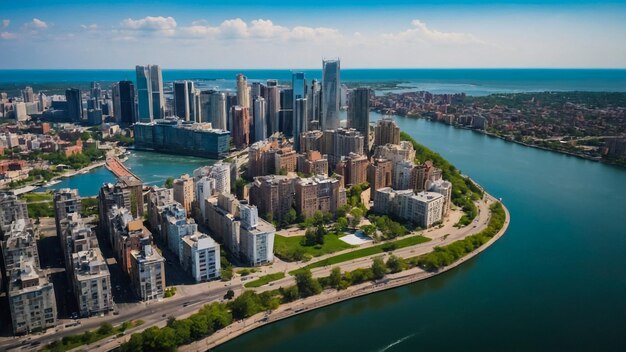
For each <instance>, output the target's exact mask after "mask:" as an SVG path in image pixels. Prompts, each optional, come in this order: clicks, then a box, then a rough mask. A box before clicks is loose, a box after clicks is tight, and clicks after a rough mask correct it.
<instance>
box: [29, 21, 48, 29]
mask: <svg viewBox="0 0 626 352" xmlns="http://www.w3.org/2000/svg"><path fill="white" fill-rule="evenodd" d="M29 26H31V27H32V28H35V29H46V28H48V24H47V23H46V22H44V21H42V20H40V19H39V18H33V20H32V21H31V22H30V23H29Z"/></svg>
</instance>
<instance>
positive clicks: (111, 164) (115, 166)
mask: <svg viewBox="0 0 626 352" xmlns="http://www.w3.org/2000/svg"><path fill="white" fill-rule="evenodd" d="M106 168H107V169H109V171H111V172H112V173H113V174H114V175H115V176H117V178H122V177H129V176H132V177H134V178H136V179H137V180H140V181H141V179H140V178H139V177H138V176H137V175H135V174H134V173H132V172H131V171H130V170H129V169H128V168H127V167H126V166H125V165H124V164H122V162H121V161H120V159H118V158H117V157H115V156H113V157H109V158H107V161H106Z"/></svg>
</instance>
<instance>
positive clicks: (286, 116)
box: [278, 88, 293, 137]
mask: <svg viewBox="0 0 626 352" xmlns="http://www.w3.org/2000/svg"><path fill="white" fill-rule="evenodd" d="M278 125H279V127H278V130H279V131H280V132H282V133H283V134H284V135H285V136H287V137H293V136H292V134H293V93H292V89H291V88H285V89H281V91H280V111H279V113H278Z"/></svg>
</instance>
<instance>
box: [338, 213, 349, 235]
mask: <svg viewBox="0 0 626 352" xmlns="http://www.w3.org/2000/svg"><path fill="white" fill-rule="evenodd" d="M346 229H348V219H346V217H345V216H341V217H339V218H338V219H337V222H336V223H335V231H336V232H344V231H346Z"/></svg>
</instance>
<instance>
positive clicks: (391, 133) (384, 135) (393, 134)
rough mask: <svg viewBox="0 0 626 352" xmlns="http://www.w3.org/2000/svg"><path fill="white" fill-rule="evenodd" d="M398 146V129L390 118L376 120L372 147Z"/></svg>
mask: <svg viewBox="0 0 626 352" xmlns="http://www.w3.org/2000/svg"><path fill="white" fill-rule="evenodd" d="M385 144H400V127H398V125H396V122H395V121H394V120H393V118H391V117H386V118H383V119H380V120H378V123H377V124H376V126H375V127H374V146H379V145H385Z"/></svg>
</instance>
